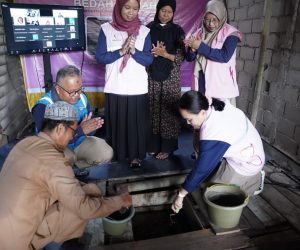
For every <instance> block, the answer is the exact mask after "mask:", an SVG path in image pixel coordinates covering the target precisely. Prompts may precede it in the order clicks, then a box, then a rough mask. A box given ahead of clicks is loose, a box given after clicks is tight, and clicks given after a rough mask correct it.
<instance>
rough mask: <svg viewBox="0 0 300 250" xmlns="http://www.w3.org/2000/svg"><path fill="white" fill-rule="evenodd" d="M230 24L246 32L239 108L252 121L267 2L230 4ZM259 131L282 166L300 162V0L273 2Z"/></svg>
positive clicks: (252, 0)
mask: <svg viewBox="0 0 300 250" xmlns="http://www.w3.org/2000/svg"><path fill="white" fill-rule="evenodd" d="M226 3H227V7H228V13H229V22H230V24H232V25H234V26H235V27H237V28H238V29H239V30H240V31H242V32H243V33H244V40H243V42H242V43H241V46H240V47H239V49H238V54H237V57H238V60H237V69H238V84H239V86H240V96H239V97H238V98H237V106H238V107H239V108H241V109H242V110H244V111H245V112H246V113H247V114H248V116H249V117H250V115H251V111H252V103H253V100H254V99H253V98H255V97H254V96H253V95H254V88H255V84H256V77H257V70H258V60H259V56H260V45H261V32H262V28H263V21H264V18H263V16H264V4H265V1H263V0H227V1H226ZM266 55H267V56H266V60H265V67H264V68H265V71H264V79H263V90H262V92H261V93H260V97H261V99H260V104H259V111H258V117H257V123H256V127H257V129H258V130H259V132H260V134H261V136H262V138H263V140H264V141H265V142H266V143H267V144H266V145H265V150H266V152H267V154H268V155H269V156H271V157H272V158H277V159H276V160H277V161H281V164H285V165H291V164H292V165H293V164H294V165H296V166H297V165H298V166H299V163H300V97H299V96H300V7H299V0H289V1H284V0H273V1H272V17H271V23H270V34H269V37H268V43H267V51H266Z"/></svg>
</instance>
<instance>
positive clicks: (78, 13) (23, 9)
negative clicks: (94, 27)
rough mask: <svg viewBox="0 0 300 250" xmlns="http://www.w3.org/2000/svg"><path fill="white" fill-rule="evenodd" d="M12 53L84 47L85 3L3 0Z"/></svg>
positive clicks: (76, 49) (9, 47)
mask: <svg viewBox="0 0 300 250" xmlns="http://www.w3.org/2000/svg"><path fill="white" fill-rule="evenodd" d="M1 8H2V16H3V23H4V29H5V36H6V44H7V51H8V54H10V55H19V54H30V53H52V52H60V51H63V52H68V51H78V50H85V48H86V42H85V25H84V13H83V11H84V8H83V7H82V6H63V5H39V4H17V3H1Z"/></svg>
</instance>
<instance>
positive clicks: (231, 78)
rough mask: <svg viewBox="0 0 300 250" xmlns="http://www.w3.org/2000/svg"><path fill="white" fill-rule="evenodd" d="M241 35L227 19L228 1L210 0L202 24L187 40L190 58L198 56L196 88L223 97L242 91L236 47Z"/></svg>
mask: <svg viewBox="0 0 300 250" xmlns="http://www.w3.org/2000/svg"><path fill="white" fill-rule="evenodd" d="M241 39H242V35H241V33H240V32H239V31H238V30H237V29H236V28H234V27H233V26H231V25H229V24H228V23H227V10H226V8H225V6H224V4H223V3H222V2H221V1H218V0H211V1H209V2H208V3H207V5H206V8H205V13H204V18H203V21H202V24H201V28H200V29H199V30H198V31H197V32H196V33H195V34H194V35H192V36H191V37H189V38H188V39H186V40H185V44H186V46H188V55H187V60H188V61H193V60H196V63H195V68H194V76H195V82H194V83H195V86H194V89H195V90H198V91H200V92H201V93H202V94H205V95H206V96H208V97H214V98H221V99H230V98H234V97H236V96H238V95H239V89H238V85H237V81H236V69H235V65H236V47H237V44H238V42H240V41H241ZM232 101H233V102H234V99H233V100H232ZM233 104H234V103H233Z"/></svg>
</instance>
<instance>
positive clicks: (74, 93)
mask: <svg viewBox="0 0 300 250" xmlns="http://www.w3.org/2000/svg"><path fill="white" fill-rule="evenodd" d="M57 86H59V87H60V88H61V89H62V90H63V91H65V92H66V93H68V94H69V96H70V97H74V96H75V95H80V94H81V93H82V91H83V88H82V87H81V88H80V89H77V90H75V91H72V92H70V91H68V90H66V89H65V88H64V87H62V86H61V85H59V84H57Z"/></svg>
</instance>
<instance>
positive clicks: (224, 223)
mask: <svg viewBox="0 0 300 250" xmlns="http://www.w3.org/2000/svg"><path fill="white" fill-rule="evenodd" d="M204 200H205V202H206V204H207V208H208V215H209V218H210V220H211V222H212V223H213V224H215V225H216V226H218V227H220V228H232V227H235V226H236V225H237V224H238V223H239V221H240V217H241V214H242V211H243V208H244V207H245V206H246V205H247V204H248V201H249V195H248V194H247V193H246V192H245V191H243V190H242V189H241V188H240V187H238V186H235V185H226V184H216V185H213V186H211V187H208V188H207V189H206V190H205V193H204Z"/></svg>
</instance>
